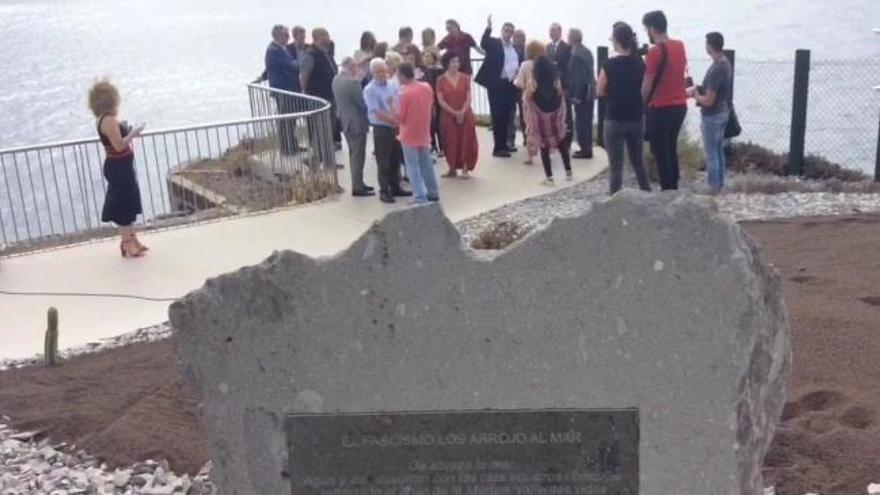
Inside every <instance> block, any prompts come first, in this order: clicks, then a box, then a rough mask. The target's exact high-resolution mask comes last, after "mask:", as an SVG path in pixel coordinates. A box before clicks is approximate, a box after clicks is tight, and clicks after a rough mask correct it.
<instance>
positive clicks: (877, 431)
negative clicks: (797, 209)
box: [0, 216, 880, 495]
mask: <svg viewBox="0 0 880 495" xmlns="http://www.w3.org/2000/svg"><path fill="white" fill-rule="evenodd" d="M744 226H745V228H746V230H747V231H748V232H749V233H750V234H751V235H752V236H753V237H755V238H756V239H757V240H758V241H759V243H760V244H761V245H762V247H763V248H764V250H765V252H766V253H767V256H768V258H769V259H770V260H771V261H772V262H773V263H774V264H775V265H776V266H777V268H778V269H779V271H780V274H781V276H782V278H783V281H784V284H783V286H784V290H785V297H786V301H787V303H788V308H789V311H790V313H791V317H792V326H793V346H794V376H793V377H792V379H791V381H790V383H789V390H788V394H789V402H788V404H787V406H786V408H785V412H784V416H783V418H782V422H781V424H780V426H779V429H778V434H777V436H776V438H775V440H774V443H773V446H772V448H771V451H770V453H769V454H768V456H767V459H766V463H765V464H766V465H765V482H766V484H767V485H768V486H770V485H775V486H776V489H777V491H776V493H777V494H780V495H803V494H804V493H807V492H810V491H812V492H817V493H821V494H823V495H837V494H841V495H844V494H846V495H849V494H856V493H865V489H866V487H867V485H868V484H869V483H871V482H878V481H880V424H878V411H880V257H878V256H877V253H878V252H880V216H858V217H843V218H826V219H797V220H783V221H770V222H757V223H747V224H744ZM197 408H198V397H197V396H196V395H195V393H194V392H193V391H192V390H191V389H190V388H189V387H188V386H187V385H186V384H185V383H184V382H183V379H182V378H181V376H180V375H179V373H178V362H177V358H176V355H175V354H174V352H173V349H172V346H171V344H170V342H168V341H162V342H156V343H150V344H135V345H131V346H127V347H123V348H119V349H114V350H110V351H107V352H104V353H100V354H96V355H91V356H83V357H79V358H74V359H72V360H70V361H67V362H65V363H64V364H63V365H62V366H61V367H59V368H57V369H52V370H47V369H43V368H39V367H33V368H25V369H19V370H10V371H5V372H2V373H0V413H2V414H5V415H8V416H10V417H11V418H12V423H13V425H15V427H16V428H18V429H23V430H35V429H39V430H42V431H43V432H44V434H46V435H49V436H50V437H51V438H53V440H55V441H60V442H68V443H71V444H76V445H77V447H78V448H84V449H86V450H87V451H89V452H90V453H92V454H94V455H97V456H99V457H101V458H102V459H104V460H105V461H106V462H107V463H108V464H109V465H110V466H111V467H114V466H126V465H130V464H132V463H134V462H137V461H141V460H144V459H147V458H152V459H162V458H165V459H168V461H169V462H170V463H171V466H172V469H174V470H175V471H176V472H180V473H184V472H187V473H195V472H196V471H198V469H199V468H200V467H201V466H202V465H203V464H204V463H205V462H206V461H207V452H206V449H205V440H204V435H203V433H202V431H201V429H200V428H199V425H198V422H197Z"/></svg>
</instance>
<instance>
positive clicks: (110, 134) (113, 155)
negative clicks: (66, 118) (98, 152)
mask: <svg viewBox="0 0 880 495" xmlns="http://www.w3.org/2000/svg"><path fill="white" fill-rule="evenodd" d="M119 103H120V98H119V91H117V89H116V87H115V86H113V85H112V84H110V83H109V82H108V81H99V82H97V83H95V85H94V86H92V89H91V90H90V91H89V108H90V109H91V110H92V113H94V114H95V117H96V118H97V119H98V136H99V137H100V138H101V144H103V145H104V150H105V151H106V153H107V159H106V160H105V161H104V178H106V179H107V184H108V185H107V196H106V198H104V209H103V211H102V212H101V221H102V222H113V223H115V224H116V225H118V226H119V234H120V236H121V237H122V239H121V241H120V243H119V252H120V253H121V254H122V256H123V257H124V258H125V257H132V258H137V257H140V256H143V255H144V253H145V252H146V251H147V250H148V248H147V247H146V246H144V245H143V244H141V242H140V241H139V240H138V238H137V235H136V234H135V230H134V222H135V220H137V216H138V215H139V214H141V213H143V209H142V207H141V194H140V190H139V189H138V183H137V175H136V174H135V171H134V151H133V150H132V148H131V142H132V140H134V139H135V138H136V137H138V136H139V135H140V134H141V132H142V131H143V130H144V128H143V126H139V127H137V128H135V129H131V128H130V127H129V126H128V125H127V124H126V123H125V122H120V121H119V119H118V115H117V114H118V111H119Z"/></svg>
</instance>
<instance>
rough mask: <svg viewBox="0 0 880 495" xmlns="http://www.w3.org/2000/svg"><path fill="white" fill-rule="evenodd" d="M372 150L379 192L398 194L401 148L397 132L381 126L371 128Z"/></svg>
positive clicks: (401, 159)
mask: <svg viewBox="0 0 880 495" xmlns="http://www.w3.org/2000/svg"><path fill="white" fill-rule="evenodd" d="M373 148H374V149H375V151H376V168H377V169H378V172H379V173H378V181H379V192H380V193H381V194H385V195H389V196H391V195H394V194H396V193H398V192H400V165H401V164H402V163H403V148H401V147H400V141H398V139H397V131H395V130H394V129H392V128H390V127H385V126H381V125H374V126H373Z"/></svg>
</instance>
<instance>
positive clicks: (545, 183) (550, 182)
mask: <svg viewBox="0 0 880 495" xmlns="http://www.w3.org/2000/svg"><path fill="white" fill-rule="evenodd" d="M541 185H542V186H547V187H553V186H555V185H556V183H555V182H553V177H547V178H545V179H544V180H542V181H541Z"/></svg>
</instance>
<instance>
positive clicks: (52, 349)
mask: <svg viewBox="0 0 880 495" xmlns="http://www.w3.org/2000/svg"><path fill="white" fill-rule="evenodd" d="M48 319H49V326H48V327H47V328H46V343H45V348H44V352H45V353H44V357H45V359H46V366H47V367H53V366H55V365H57V364H58V310H57V309H55V308H49V315H48Z"/></svg>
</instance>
